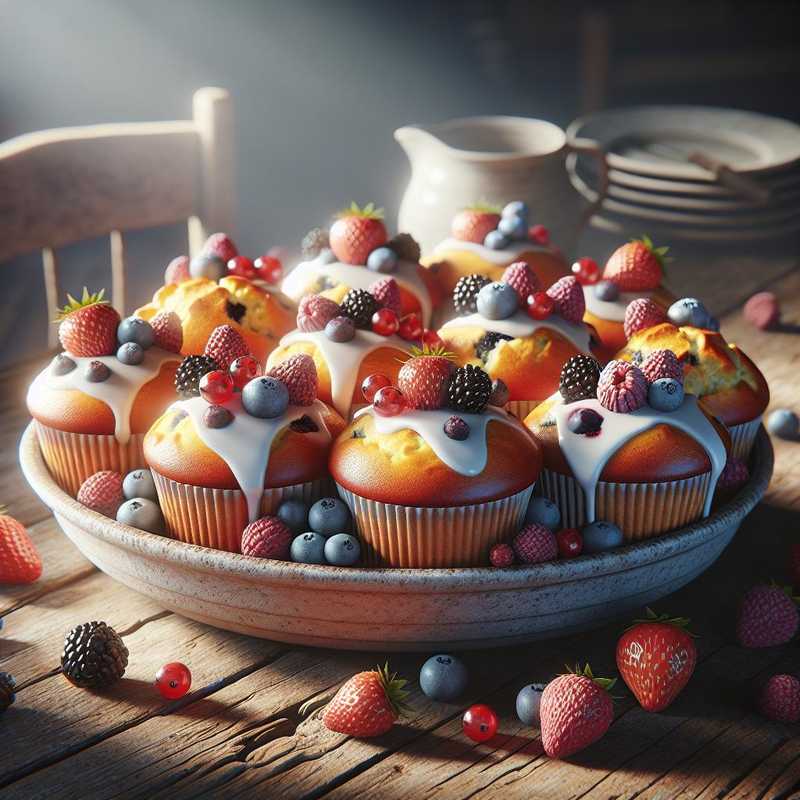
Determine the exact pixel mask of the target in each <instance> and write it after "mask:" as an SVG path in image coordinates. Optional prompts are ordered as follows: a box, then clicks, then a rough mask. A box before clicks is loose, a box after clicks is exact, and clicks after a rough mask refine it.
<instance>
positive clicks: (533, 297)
mask: <svg viewBox="0 0 800 800" xmlns="http://www.w3.org/2000/svg"><path fill="white" fill-rule="evenodd" d="M525 305H526V307H527V311H528V316H529V317H531V318H532V319H547V318H548V317H549V316H550V315H551V314H552V313H553V310H554V309H555V307H556V304H555V301H554V300H553V298H552V297H550V295H549V294H547V292H534V294H529V295H528V299H527V300H526V301H525Z"/></svg>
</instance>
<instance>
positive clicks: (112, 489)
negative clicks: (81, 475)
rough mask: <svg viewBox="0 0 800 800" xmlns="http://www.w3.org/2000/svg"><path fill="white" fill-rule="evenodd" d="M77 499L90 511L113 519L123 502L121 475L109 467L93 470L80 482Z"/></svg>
mask: <svg viewBox="0 0 800 800" xmlns="http://www.w3.org/2000/svg"><path fill="white" fill-rule="evenodd" d="M77 500H78V502H79V503H82V504H83V505H85V506H86V507H87V508H91V509H92V511H97V512H98V513H100V514H104V515H105V516H106V517H111V519H114V518H115V517H116V516H117V510H118V509H119V507H120V506H121V505H122V504H123V503H124V502H125V495H124V494H123V493H122V475H120V474H119V473H118V472H114V471H113V470H110V469H104V470H101V471H100V472H95V473H94V474H93V475H90V476H89V477H88V478H87V479H86V480H85V481H84V482H83V483H82V484H81V488H80V489H78V496H77Z"/></svg>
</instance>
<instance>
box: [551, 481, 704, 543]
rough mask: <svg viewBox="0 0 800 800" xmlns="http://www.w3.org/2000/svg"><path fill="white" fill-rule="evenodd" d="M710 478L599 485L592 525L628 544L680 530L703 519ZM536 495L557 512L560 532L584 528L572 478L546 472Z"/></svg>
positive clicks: (580, 491) (581, 501)
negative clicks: (609, 525) (611, 530)
mask: <svg viewBox="0 0 800 800" xmlns="http://www.w3.org/2000/svg"><path fill="white" fill-rule="evenodd" d="M710 482H711V473H710V472H706V473H704V474H702V475H697V476H695V477H693V478H685V479H684V480H680V481H665V482H662V483H607V482H605V481H599V482H598V484H597V489H596V490H595V492H596V497H595V509H596V514H595V519H596V520H603V521H605V522H613V523H614V524H615V525H618V526H619V528H620V529H621V530H622V533H623V535H624V536H625V541H627V542H632V541H638V540H641V539H649V538H650V537H651V536H657V535H658V534H660V533H665V532H666V531H671V530H674V529H675V528H680V527H682V526H684V525H688V524H689V523H691V522H694V521H695V520H697V519H699V518H700V517H701V516H702V514H703V506H704V503H705V498H706V493H707V492H708V490H709V485H710ZM537 494H540V495H542V496H544V497H548V498H550V499H551V500H552V501H553V502H554V503H555V504H556V505H557V506H558V508H559V510H560V511H561V526H562V527H564V528H580V527H582V526H583V525H585V524H586V508H585V503H584V495H583V489H582V488H581V486H580V484H579V483H578V482H577V481H576V480H575V478H573V477H571V476H569V475H561V474H559V473H557V472H553V471H552V470H548V469H544V470H542V474H541V476H540V477H539V483H538V486H537Z"/></svg>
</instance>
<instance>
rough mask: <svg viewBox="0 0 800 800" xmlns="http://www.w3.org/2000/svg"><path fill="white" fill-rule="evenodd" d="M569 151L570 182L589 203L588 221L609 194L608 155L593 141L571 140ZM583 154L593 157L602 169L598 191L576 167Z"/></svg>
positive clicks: (568, 146)
mask: <svg viewBox="0 0 800 800" xmlns="http://www.w3.org/2000/svg"><path fill="white" fill-rule="evenodd" d="M567 149H568V150H569V151H570V153H569V155H568V156H567V173H568V174H569V180H570V183H571V184H572V185H573V187H574V188H575V190H576V191H578V192H579V193H580V194H581V195H582V196H583V197H584V198H585V199H586V200H587V201H588V203H589V208H588V209H587V210H586V220H588V219H589V218H590V217H592V215H593V214H594V213H595V212H596V211H598V210H599V209H600V206H601V205H602V204H603V200H605V198H606V193H607V192H608V162H607V161H606V154H605V151H604V150H603V148H602V146H601V145H600V144H599V143H598V142H595V141H594V140H593V139H580V138H576V139H570V140H569V141H568V142H567ZM581 154H583V155H587V156H591V157H592V158H594V159H595V160H596V161H597V166H598V167H599V169H600V183H599V186H598V190H597V191H595V190H594V189H592V188H591V187H590V186H589V185H588V184H587V183H586V181H584V180H583V178H581V177H580V175H578V172H577V169H576V167H577V163H578V156H579V155H581Z"/></svg>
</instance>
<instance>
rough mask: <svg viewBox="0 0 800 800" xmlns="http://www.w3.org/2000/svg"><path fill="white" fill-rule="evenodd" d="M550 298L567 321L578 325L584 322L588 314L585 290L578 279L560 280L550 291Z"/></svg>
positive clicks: (569, 277)
mask: <svg viewBox="0 0 800 800" xmlns="http://www.w3.org/2000/svg"><path fill="white" fill-rule="evenodd" d="M547 295H548V297H551V298H552V299H553V300H554V301H555V304H556V311H558V313H559V314H561V316H562V317H563V318H564V319H565V320H566V321H567V322H574V323H576V324H578V323H580V322H582V321H583V315H584V313H585V312H586V300H585V299H584V297H583V289H582V288H581V285H580V283H578V279H577V278H575V277H573V276H572V275H567V276H566V277H564V278H559V279H558V280H557V281H556V282H555V283H554V284H553V285H552V286H551V287H550V288H549V289H548V290H547Z"/></svg>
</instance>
